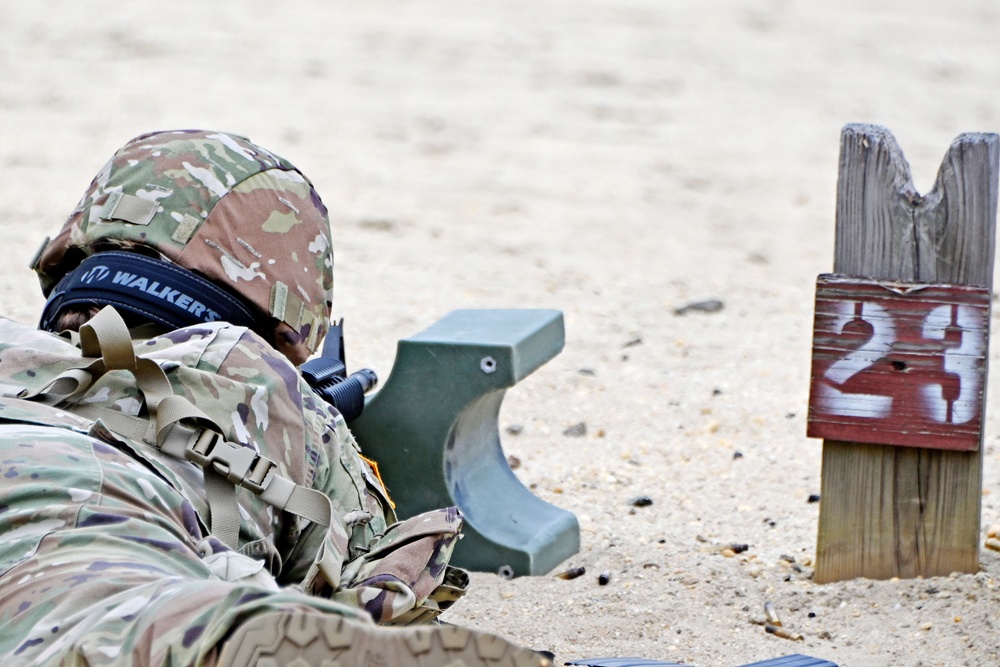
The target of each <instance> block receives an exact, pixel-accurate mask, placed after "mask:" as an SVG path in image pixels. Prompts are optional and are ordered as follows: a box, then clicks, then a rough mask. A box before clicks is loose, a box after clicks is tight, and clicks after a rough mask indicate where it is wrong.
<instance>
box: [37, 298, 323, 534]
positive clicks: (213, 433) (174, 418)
mask: <svg viewBox="0 0 1000 667" xmlns="http://www.w3.org/2000/svg"><path fill="white" fill-rule="evenodd" d="M80 349H81V350H82V352H83V356H84V357H90V358H93V361H91V362H89V363H88V364H87V365H85V366H83V367H81V368H74V369H71V370H69V371H66V372H65V373H63V374H62V375H60V376H59V377H57V378H56V379H55V380H53V381H52V382H50V383H49V384H48V385H46V387H44V388H43V389H41V390H40V391H37V392H34V393H32V394H31V395H24V396H20V398H31V399H34V400H40V401H42V402H45V403H47V404H49V405H56V404H58V403H62V402H65V401H68V400H69V399H71V398H73V397H76V396H78V395H80V394H82V393H83V392H85V391H86V390H87V388H89V387H90V386H91V385H92V384H93V383H94V382H95V381H96V380H97V379H98V378H99V377H100V376H101V375H103V374H104V373H105V372H107V371H110V370H127V371H130V372H131V373H132V375H133V376H134V377H135V379H136V382H137V383H138V385H139V389H140V390H141V391H142V393H143V396H144V397H145V399H146V407H147V408H148V410H149V415H150V416H149V418H142V417H133V416H130V415H126V414H123V413H121V412H118V411H115V410H109V409H107V408H102V407H99V406H95V405H87V404H78V405H75V406H74V408H73V412H75V413H77V414H80V415H82V416H85V417H90V418H92V419H100V420H101V421H102V422H104V424H105V426H107V427H108V428H109V429H110V430H111V431H113V432H115V433H118V434H120V435H123V436H125V437H128V438H131V439H134V440H141V441H143V442H145V443H146V444H148V445H151V446H153V447H155V448H157V449H159V450H160V451H162V452H163V453H165V454H168V455H170V456H174V457H176V458H181V459H187V460H188V461H192V462H194V463H195V464H197V465H199V466H200V467H201V468H202V469H203V470H204V473H205V492H206V494H207V496H208V505H209V512H210V514H211V516H210V520H211V531H212V533H213V534H214V535H215V536H216V537H218V538H219V539H220V540H221V541H222V542H223V543H224V544H226V545H227V546H229V547H231V548H234V549H235V548H236V547H237V545H238V543H239V527H240V515H239V506H238V504H237V502H236V495H235V487H236V486H242V487H243V488H246V489H248V490H249V491H251V492H252V493H254V494H255V495H256V496H257V497H259V498H260V499H261V500H262V501H264V502H265V503H268V504H269V505H272V506H274V507H277V508H278V509H281V510H284V511H286V512H291V513H292V514H296V515H298V516H301V517H303V518H305V519H308V520H309V521H312V522H314V523H318V524H320V525H322V526H329V525H330V522H331V519H332V515H333V509H332V505H331V502H330V499H329V498H328V497H327V496H326V495H325V494H324V493H322V492H320V491H317V490H316V489H311V488H308V487H305V486H302V485H299V484H296V483H295V482H293V481H292V480H290V479H288V478H287V477H284V476H282V475H280V474H278V468H277V465H276V464H275V463H274V461H272V460H271V459H269V458H267V457H265V456H261V455H260V454H258V453H257V452H255V451H254V450H253V449H252V448H250V447H244V446H243V445H240V444H238V443H233V442H229V441H228V440H226V439H225V436H223V435H222V429H221V428H220V427H219V426H218V424H216V423H215V422H214V421H212V419H211V418H209V417H208V415H206V414H205V413H204V412H202V411H201V410H199V409H198V408H197V406H195V405H194V404H193V403H191V401H189V400H188V399H186V398H184V397H183V396H178V395H176V394H174V392H173V389H172V388H171V386H170V380H169V379H168V378H167V376H166V373H164V372H163V369H162V368H160V366H159V364H157V363H156V362H155V361H153V360H152V359H147V358H144V357H137V356H136V355H135V350H134V349H133V347H132V339H131V337H130V336H129V333H128V327H126V325H125V322H124V320H122V318H121V315H119V314H118V312H117V311H115V309H114V308H112V307H110V306H109V307H106V308H104V309H103V310H101V311H100V312H99V313H98V314H97V315H96V316H94V317H93V318H92V319H91V320H90V321H89V322H88V323H87V324H85V325H83V326H82V327H80Z"/></svg>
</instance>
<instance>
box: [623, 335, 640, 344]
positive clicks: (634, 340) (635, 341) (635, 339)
mask: <svg viewBox="0 0 1000 667" xmlns="http://www.w3.org/2000/svg"><path fill="white" fill-rule="evenodd" d="M636 345H642V336H636V337H635V338H633V339H632V340H630V341H628V342H627V343H625V344H624V345H622V347H635V346H636Z"/></svg>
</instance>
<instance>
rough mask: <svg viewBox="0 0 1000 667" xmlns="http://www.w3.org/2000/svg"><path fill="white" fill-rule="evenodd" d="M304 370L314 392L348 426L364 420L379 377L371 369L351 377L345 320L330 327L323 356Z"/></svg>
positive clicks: (308, 363)
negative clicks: (341, 417)
mask: <svg viewBox="0 0 1000 667" xmlns="http://www.w3.org/2000/svg"><path fill="white" fill-rule="evenodd" d="M300 370H301V371H302V377H304V378H305V380H306V382H308V383H309V386H310V387H312V388H313V391H315V392H316V393H317V394H319V395H320V396H321V397H322V398H323V400H325V401H326V402H327V403H329V404H330V405H332V406H333V407H334V408H336V409H337V411H338V412H340V414H342V415H343V416H344V420H345V421H347V422H352V421H354V420H355V419H357V418H358V417H360V416H361V412H362V411H363V410H364V408H365V394H366V393H368V392H369V391H371V390H372V389H374V388H375V386H376V385H377V384H378V376H377V375H375V371H373V370H372V369H370V368H362V369H361V370H359V371H355V372H354V373H351V374H350V375H348V374H347V359H346V355H345V354H344V320H343V318H341V319H340V321H339V322H331V323H330V330H329V331H328V332H327V334H326V340H325V341H324V342H323V352H322V354H321V355H320V356H318V357H316V358H315V359H310V360H309V361H307V362H306V363H304V364H302V366H301V368H300Z"/></svg>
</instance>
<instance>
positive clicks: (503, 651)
mask: <svg viewBox="0 0 1000 667" xmlns="http://www.w3.org/2000/svg"><path fill="white" fill-rule="evenodd" d="M278 665H280V666H281V667H355V666H357V667H368V666H371V667H376V666H384V665H392V666H393V667H552V661H551V660H549V659H548V658H546V657H545V656H544V655H541V654H539V653H535V652H534V651H531V650H528V649H526V648H522V647H520V646H517V645H515V644H511V643H510V642H508V641H506V640H505V639H502V638H501V637H497V636H496V635H491V634H488V633H483V632H478V631H476V630H470V629H467V628H462V627H458V626H453V625H429V626H415V627H383V626H378V625H374V624H371V623H367V622H361V621H356V620H352V619H347V618H343V617H340V616H332V615H321V614H303V613H294V612H288V613H271V614H263V615H261V616H256V617H254V618H251V619H250V620H248V621H247V622H246V623H244V624H242V625H241V626H240V627H239V628H237V629H236V631H235V632H234V633H233V635H232V637H230V639H229V640H228V641H227V642H226V643H225V645H224V646H223V650H222V654H221V656H220V658H219V666H220V667H272V666H275V667H276V666H278Z"/></svg>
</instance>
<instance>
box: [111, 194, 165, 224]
mask: <svg viewBox="0 0 1000 667" xmlns="http://www.w3.org/2000/svg"><path fill="white" fill-rule="evenodd" d="M157 208H158V205H157V203H156V202H155V201H149V200H148V199H142V198H141V197H136V196H135V195H127V194H125V193H123V192H112V193H111V194H110V195H108V198H107V201H106V202H105V203H104V206H102V207H101V211H100V213H98V215H99V216H100V218H101V219H102V220H109V221H110V220H123V221H125V222H131V223H132V224H134V225H148V224H149V221H150V220H152V219H153V216H154V215H156V209H157Z"/></svg>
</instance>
